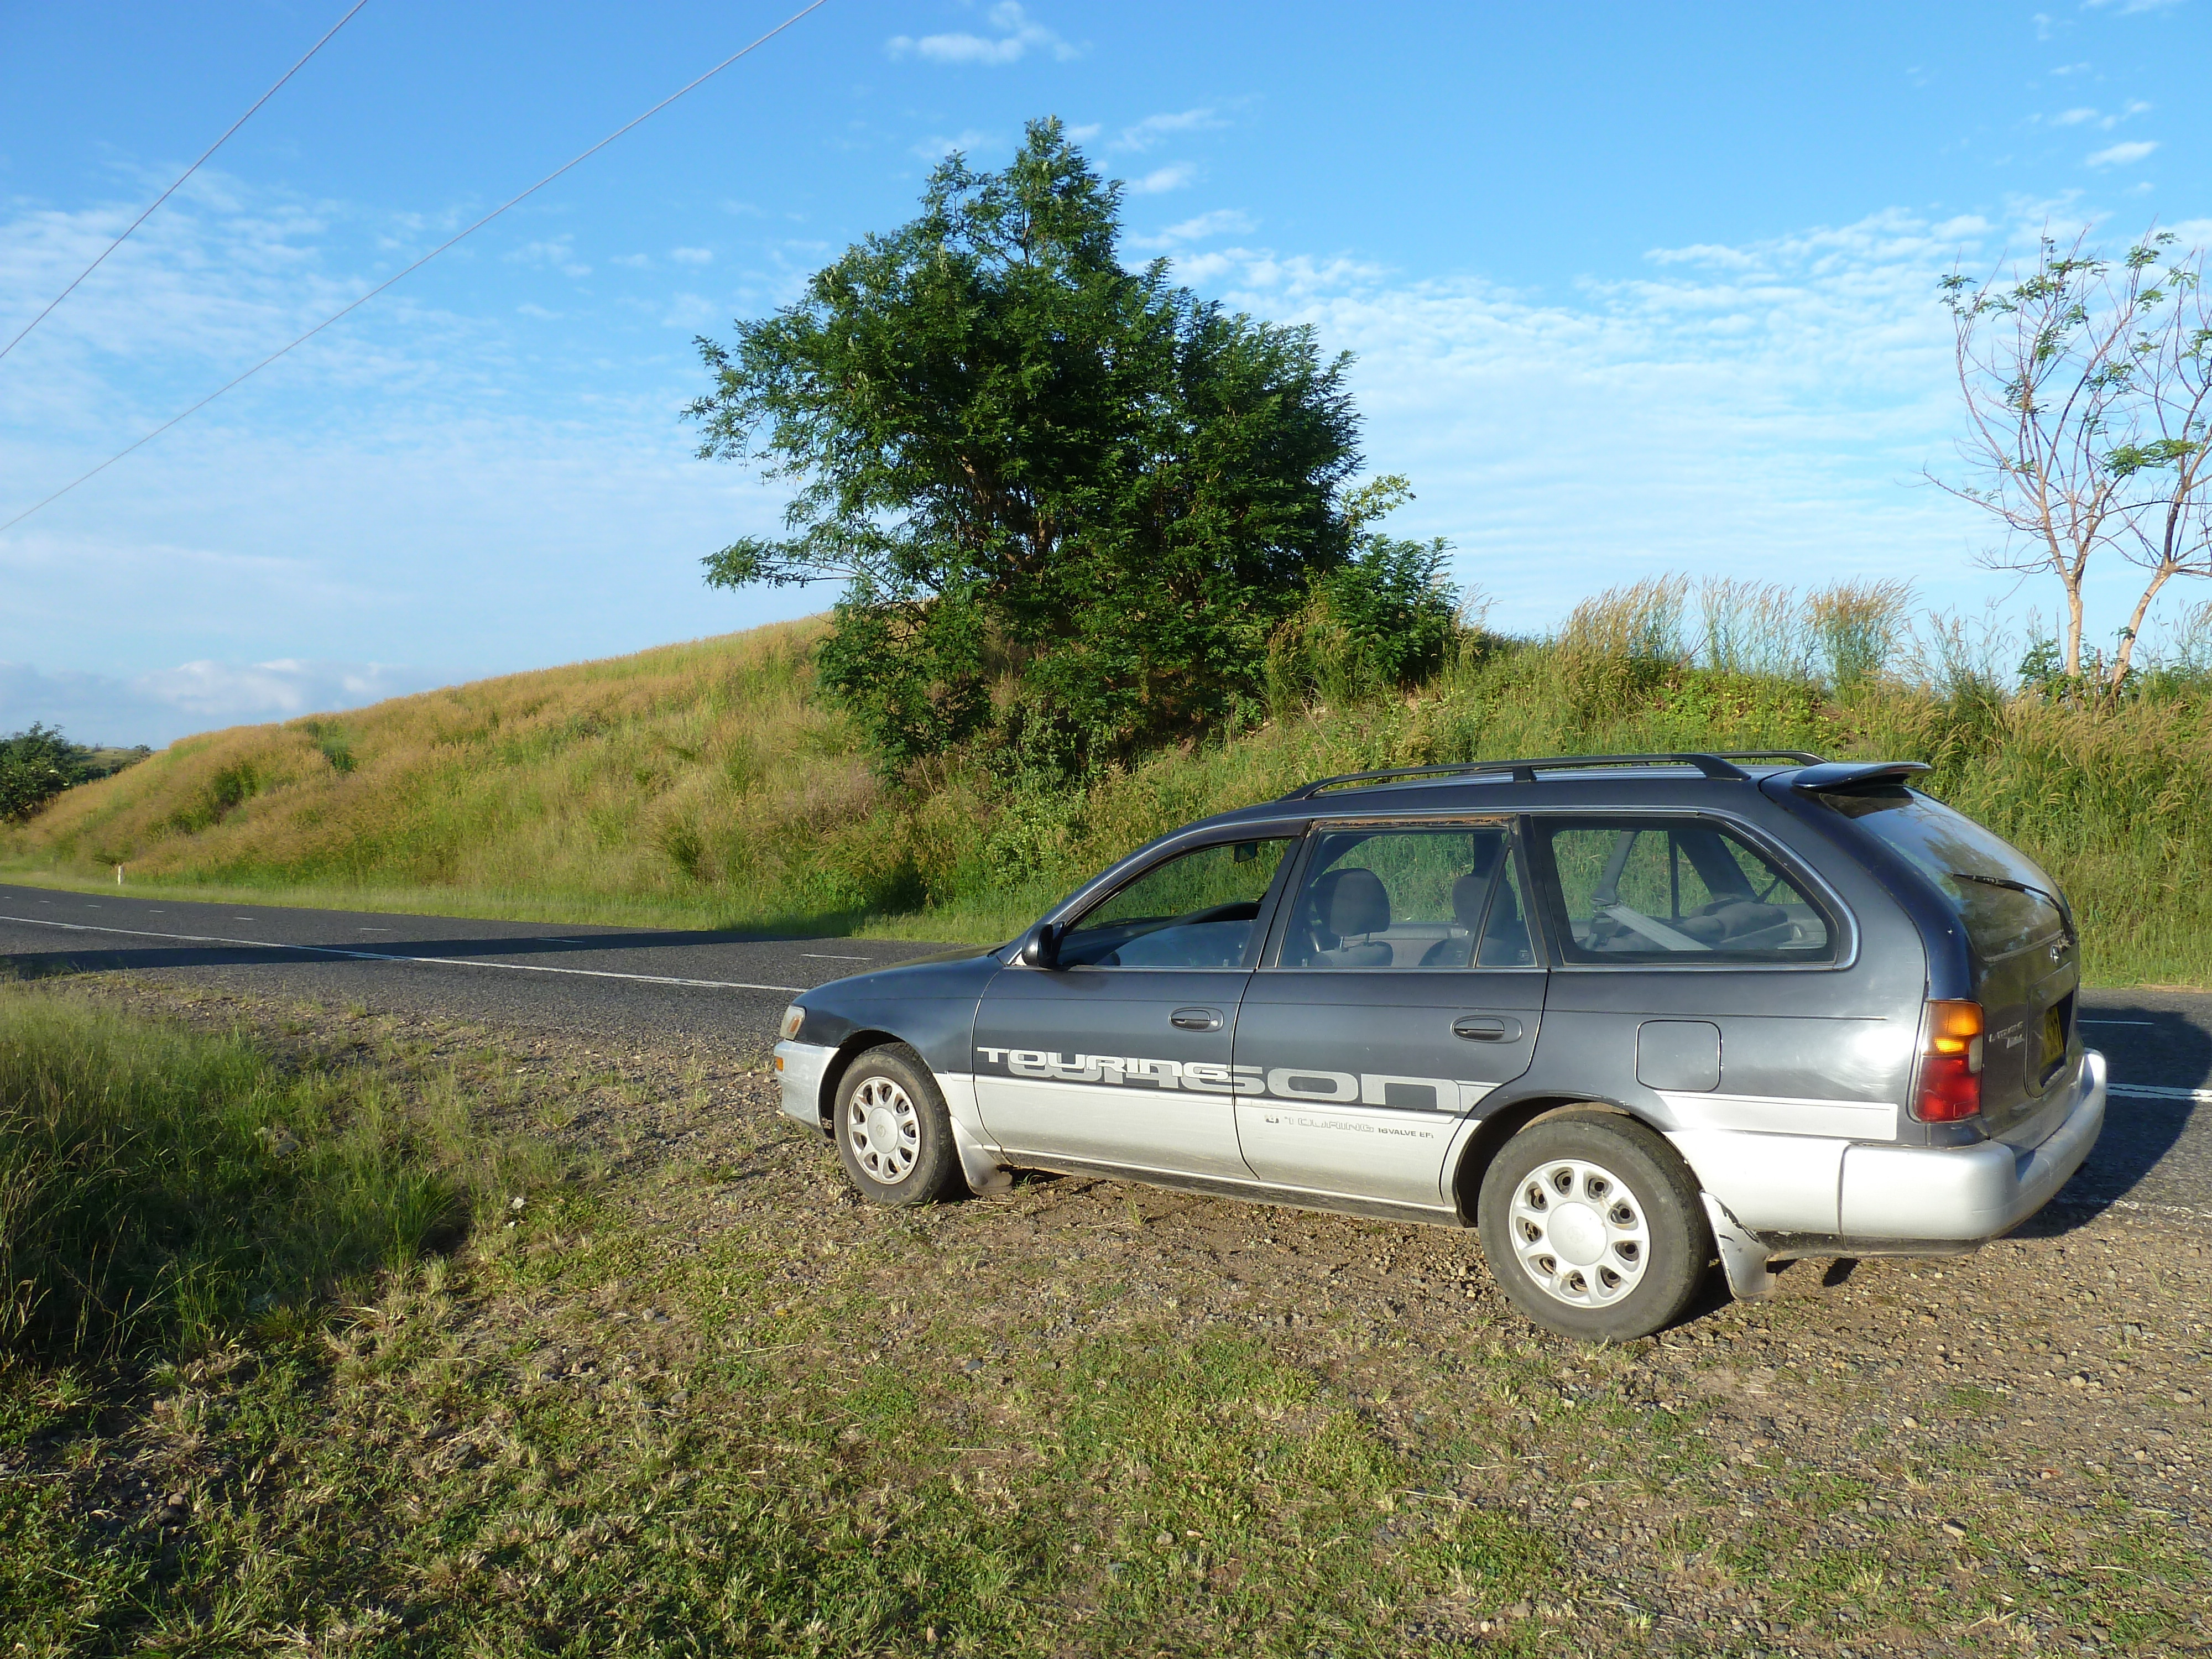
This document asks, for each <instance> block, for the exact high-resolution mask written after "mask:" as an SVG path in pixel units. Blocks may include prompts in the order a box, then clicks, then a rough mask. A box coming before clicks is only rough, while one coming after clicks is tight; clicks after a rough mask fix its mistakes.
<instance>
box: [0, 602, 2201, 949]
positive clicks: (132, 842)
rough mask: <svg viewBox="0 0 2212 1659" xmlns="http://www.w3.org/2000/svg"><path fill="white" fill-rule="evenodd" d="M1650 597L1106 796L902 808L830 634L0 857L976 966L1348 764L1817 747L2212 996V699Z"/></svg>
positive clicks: (637, 662)
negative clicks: (1893, 763)
mask: <svg viewBox="0 0 2212 1659" xmlns="http://www.w3.org/2000/svg"><path fill="white" fill-rule="evenodd" d="M1648 597H1649V596H1648V595H1647V596H1646V598H1647V599H1648ZM1770 597H1771V596H1770ZM1632 601H1634V603H1632ZM1635 603H1641V601H1636V600H1635V595H1633V594H1631V595H1629V596H1627V598H1626V599H1622V598H1621V596H1601V600H1597V601H1592V602H1591V604H1590V605H1586V606H1585V607H1583V611H1578V612H1577V618H1578V619H1579V620H1578V621H1577V623H1576V624H1575V625H1574V627H1573V628H1571V629H1570V630H1569V631H1568V633H1567V634H1566V635H1564V636H1563V637H1562V638H1561V639H1560V640H1559V641H1552V642H1539V643H1533V644H1532V643H1527V642H1515V641H1499V640H1496V639H1492V638H1490V637H1488V636H1484V635H1469V636H1468V641H1467V647H1468V648H1467V649H1466V650H1465V651H1464V652H1463V653H1462V655H1461V657H1460V659H1458V660H1456V661H1455V663H1454V664H1453V665H1451V666H1450V667H1449V669H1448V670H1447V671H1444V672H1443V673H1442V674H1440V675H1439V676H1438V677H1437V678H1436V679H1434V680H1433V681H1432V682H1431V683H1430V684H1427V685H1425V686H1424V687H1422V688H1420V690H1419V691H1418V692H1417V693H1415V694H1413V695H1410V696H1388V697H1383V698H1373V699H1370V700H1367V701H1364V702H1356V703H1354V704H1352V705H1351V706H1347V707H1313V708H1298V707H1295V706H1285V707H1284V708H1281V709H1279V711H1278V714H1277V715H1276V717H1275V718H1274V719H1273V720H1269V721H1267V723H1265V724H1263V725H1261V726H1255V727H1252V728H1249V729H1246V730H1243V731H1241V732H1236V733H1233V734H1231V735H1229V736H1226V737H1224V738H1218V739H1216V740H1214V741H1212V742H1210V743H1208V744H1204V745H1200V746H1198V747H1196V748H1194V749H1193V750H1189V751H1188V752H1185V751H1182V750H1176V751H1172V752H1169V753H1164V754H1160V755H1156V756H1153V757H1150V758H1147V759H1145V760H1142V761H1141V762H1139V763H1135V764H1133V765H1131V766H1129V767H1127V768H1126V769H1115V770H1110V771H1108V772H1105V773H1103V774H1101V775H1098V776H1097V777H1094V778H1092V779H1091V780H1089V781H1087V782H1085V783H1083V784H1081V785H1070V784H1068V783H1066V782H1064V781H1060V780H1057V779H1054V778H1048V777H1042V776H1037V775H1026V774H1024V773H1022V772H1020V771H1019V770H1018V769H1011V768H1009V767H1008V766H1007V765H1006V764H1005V763H1003V761H1002V760H1000V759H994V758H993V757H987V756H980V755H979V756H975V757H965V758H960V759H956V760H954V761H951V762H948V763H945V764H943V765H941V766H939V767H937V768H935V769H933V770H932V771H931V772H930V773H929V774H928V775H927V776H917V777H916V778H915V780H913V781H911V783H910V785H909V786H908V787H889V786H886V785H885V784H884V783H883V782H882V781H880V780H878V779H877V778H875V777H874V776H873V775H872V774H871V772H870V770H869V769H868V766H867V764H866V757H865V755H863V754H862V753H861V752H860V750H859V748H858V745H857V742H856V739H855V738H854V733H853V732H852V730H851V728H850V726H849V725H848V723H847V722H846V721H844V720H843V719H842V717H841V716H840V715H839V714H837V713H836V711H835V710H833V709H831V708H828V707H826V706H824V705H823V703H822V702H821V701H820V700H819V699H818V698H817V696H816V692H815V688H814V681H813V671H812V666H811V647H812V643H813V641H815V640H816V639H817V637H818V634H819V629H820V627H821V623H819V621H818V620H816V621H811V622H807V623H793V624H782V625H779V626H778V627H776V628H773V629H758V630H756V631H754V632H753V633H750V634H744V635H731V636H729V637H727V638H725V639H720V640H708V641H697V642H695V643H693V644H690V645H684V646H675V647H665V648H663V649H661V650H659V651H654V652H647V653H641V654H640V655H638V656H635V657H630V658H623V659H614V660H612V661H609V662H604V663H589V664H582V665H575V666H574V667H569V668H562V669H553V670H547V671H543V672H541V673H537V674H525V675H517V676H513V677H510V678H507V679H502V680H493V681H485V682H482V683H479V684H474V685H469V686H462V687H458V688H454V689H453V690H446V691H439V692H431V693H426V694H424V695H423V696H419V697H410V698H402V699H398V700H396V701H394V702H389V703H385V704H380V705H378V706H377V707H375V708H368V709H362V710H359V711H356V712H355V713H351V714H345V715H343V716H328V717H322V716H319V717H316V718H313V719H310V720H295V721H292V722H289V723H288V724H285V725H283V726H254V727H241V728H239V729H237V730H235V731H232V732H218V733H213V734H210V735H209V736H206V737H201V738H188V739H185V741H183V742H181V743H179V744H173V745H172V746H171V747H170V748H169V749H168V750H164V751H162V752H161V754H159V755H156V756H155V757H152V758H150V759H149V760H147V761H145V762H143V763H141V764H139V765H137V766H134V767H132V768H131V769H129V770H128V771H126V772H124V773H122V774H120V775H118V776H116V777H113V778H110V779H106V780H104V781H100V782H98V783H94V784H90V785H87V786H84V787H80V788H77V789H73V790H71V791H70V792H68V793H66V794H65V795H64V796H63V797H62V798H61V799H59V800H58V802H57V803H56V804H55V805H52V806H51V807H49V808H48V809H47V810H46V811H45V812H44V813H42V814H41V815H40V817H38V818H36V819H34V820H33V822H32V823H30V824H29V825H28V826H27V827H25V828H22V829H18V830H15V831H13V832H10V833H9V835H7V836H5V837H4V839H0V877H6V878H13V879H19V880H25V881H42V882H47V883H52V884H57V885H68V886H82V887H88V888H89V887H94V886H98V887H112V885H113V884H114V878H115V866H117V865H118V864H120V865H123V866H125V883H126V887H125V890H135V891H139V892H160V893H167V894H173V895H175V896H180V897H201V898H235V899H240V900H246V901H255V900H258V901H261V902H284V903H313V904H316V905H320V906H326V907H331V908H380V909H392V910H400V911H410V910H420V911H426V912H433V913H437V914H447V915H483V916H488V917H508V918H514V919H519V920H529V921H558V922H564V923H576V922H608V923H612V924H615V925H663V926H679V927H736V928H743V929H748V930H757V931H761V932H771V933H775V932H781V933H792V932H797V933H817V934H821V933H872V934H876V935H880V936H885V937H902V938H913V939H945V940H953V941H967V942H976V943H981V942H989V941H993V940H996V939H1004V938H1006V937H1009V936H1011V935H1012V933H1015V932H1017V931H1018V930H1019V929H1020V928H1021V927H1024V926H1025V925H1026V924H1027V923H1028V922H1029V921H1032V920H1034V918H1035V917H1036V915H1037V914H1038V913H1039V912H1040V911H1041V910H1042V908H1044V907H1045V906H1046V905H1047V904H1048V903H1049V902H1051V901H1052V900H1054V898H1056V897H1058V896H1060V894H1062V893H1064V892H1065V891H1066V890H1068V889H1069V888H1070V887H1072V886H1073V885H1074V884H1076V883H1078V882H1079V881H1080V880H1082V879H1083V878H1085V877H1087V876H1088V875H1090V874H1091V873H1092V872H1095V871H1096V870H1097V869H1099V868H1100V867H1102V866H1104V865H1106V864H1108V863H1109V862H1111V861H1112V860H1115V859H1117V858H1119V857H1121V855H1122V854H1125V853H1127V852H1128V851H1129V850H1131V849H1132V848H1134V847H1136V846H1138V845H1139V844H1141V843H1142V842H1146V841H1147V840H1149V839H1151V838H1152V836H1157V835H1158V834H1161V833H1163V832H1164V831H1165V830H1168V829H1172V828H1174V827H1176V826H1177V825H1179V824H1181V823H1186V822H1188V820H1190V819H1192V818H1194V817H1200V816H1202V815H1204V814H1206V813H1211V812H1216V811H1225V810H1228V809H1231V808H1233V807H1237V806H1243V805H1249V804H1250V803H1252V802H1255V801H1258V800H1263V799H1269V798H1272V797H1273V796H1277V795H1279V794H1281V793H1284V792H1285V791H1286V790H1288V789H1290V788H1291V787H1295V786H1296V785H1297V784H1299V783H1302V782H1304V781H1309V780H1310V779H1313V778H1316V777H1319V776H1323V775H1328V774H1332V773H1337V772H1346V771H1355V770H1361V769H1368V768H1373V767H1380V766H1391V765H1414V764H1425V763H1449V762H1462V761H1468V760H1474V759H1482V758H1496V757H1504V756H1508V755H1515V754H1524V755H1525V754H1555V753H1593V752H1605V751H1620V750H1629V751H1636V750H1678V749H1758V748H1769V747H1786V748H1801V749H1811V750H1815V751H1818V752H1820V753H1822V754H1826V755H1831V756H1837V757H1883V758H1896V759H1920V760H1926V761H1928V762H1929V763H1932V765H1933V766H1934V768H1935V770H1934V771H1933V772H1932V773H1931V774H1930V775H1929V779H1928V780H1927V787H1929V789H1930V790H1931V791H1933V792H1934V793H1936V794H1938V795H1940V796H1942V798H1943V799H1947V800H1949V801H1951V802H1952V803H1954V805H1958V806H1960V808H1961V809H1962V810H1964V811H1967V812H1969V813H1971V814H1972V815H1973V816H1975V817H1978V818H1980V819H1982V820H1983V821H1984V822H1985V823H1989V824H1990V825H1991V826H1992V827H1994V828H1995V829H1997V830H1999V831H2000V832H2001V833H2002V834H2004V835H2006V836H2008V837H2009V838H2011V839H2012V840H2014V841H2015V842H2018V843H2019V844H2020V845H2021V847H2022V848H2025V849H2027V851H2028V852H2029V853H2031V854H2033V855H2034V856H2035V857H2036V858H2037V859H2038V860H2040V861H2041V862H2042V863H2043V864H2044V865H2045V867H2047V868H2048V869H2049V870H2050V871H2051V872H2052V873H2053V874H2054V875H2055V876H2057V878H2059V880H2060V882H2061V883H2062V884H2063V885H2064V887H2065V888H2066V890H2067V891H2068V893H2069V896H2070V897H2071V898H2072V899H2073V901H2074V903H2075V909H2076V911H2077V913H2078V915H2080V917H2081V922H2082V927H2083V933H2084V939H2085V944H2086V946H2087V965H2088V972H2089V974H2090V976H2091V977H2092V979H2093V980H2094V981H2097V982H2100V983H2105V984H2126V983H2142V982H2151V983H2183V984H2194V985H2206V984H2212V818H2208V817H2206V815H2205V814H2204V813H2203V811H2201V810H2199V803H2201V802H2202V801H2203V800H2204V799H2207V798H2208V797H2212V681H2208V680H2207V679H2206V678H2205V677H2203V676H2202V675H2194V674H2189V673H2180V672H2168V673H2162V674H2158V675H2154V676H2152V677H2151V678H2149V679H2148V680H2147V681H2146V683H2145V690H2144V692H2143V694H2142V696H2136V697H2134V698H2131V699H2130V700H2129V701H2126V702H2121V703H2118V704H2117V705H2106V704H2101V703H2091V704H2087V705H2075V704H2070V703H2067V702H2053V701H2049V700H2045V699H2044V698H2042V697H2039V696H2003V695H2000V694H1999V693H1998V692H1997V691H1996V689H1995V688H1994V685H1993V683H1992V682H1991V681H1990V678H1989V677H1988V675H1987V674H1986V673H1984V672H1983V671H1980V670H1978V669H1975V668H1973V667H1972V665H1967V666H1964V667H1962V666H1960V665H1959V664H1957V663H1951V664H1949V665H1945V664H1943V663H1941V662H1939V663H1938V664H1937V665H1936V666H1934V667H1932V668H1928V669H1926V670H1924V671H1918V672H1917V675H1916V676H1906V677H1902V678H1900V677H1899V676H1896V675H1891V676H1888V677H1883V676H1881V675H1875V676H1871V677H1868V678H1860V679H1857V680H1855V681H1854V682H1853V683H1852V684H1851V686H1850V689H1849V690H1835V689H1834V688H1833V687H1832V686H1830V685H1828V684H1826V683H1825V682H1824V681H1823V680H1821V679H1820V678H1818V677H1816V675H1815V672H1814V670H1813V669H1812V668H1811V667H1809V666H1808V665H1806V664H1804V663H1803V662H1797V663H1796V664H1795V665H1792V664H1790V663H1787V662H1783V661H1782V659H1781V657H1779V656H1777V654H1776V652H1774V651H1766V652H1765V653H1764V654H1763V655H1762V654H1761V653H1755V652H1753V653H1747V651H1745V650H1741V649H1735V648H1734V647H1731V650H1730V651H1729V652H1722V651H1719V650H1717V648H1716V649H1713V650H1707V651H1705V652H1703V653H1689V652H1686V651H1685V650H1683V649H1681V648H1680V647H1679V643H1678V642H1677V643H1668V641H1664V640H1662V641H1659V643H1658V644H1656V645H1655V644H1653V643H1652V641H1650V640H1649V639H1646V638H1645V637H1644V635H1649V634H1650V633H1651V628H1650V626H1646V625H1644V624H1638V625H1637V626H1634V627H1631V626H1629V625H1628V623H1623V622H1621V620H1620V617H1613V616H1612V614H1611V612H1610V611H1608V610H1607V606H1608V605H1611V606H1612V607H1613V610H1615V611H1622V612H1623V614H1624V615H1625V614H1626V611H1632V610H1634V609H1635ZM1647 608H1648V607H1647ZM1609 618H1610V619H1609ZM1633 621H1634V618H1633V617H1630V618H1629V622H1633ZM1647 621H1648V619H1647ZM1576 629H1580V630H1581V631H1580V632H1577V631H1576ZM1770 631H1772V630H1770ZM1662 632H1663V630H1662ZM1616 635H1618V636H1619V638H1617V639H1616V637H1615V636H1616ZM1655 637H1656V636H1655ZM1593 641H1595V642H1596V643H1595V644H1594V643H1593ZM1624 641H1625V642H1624ZM1738 643H1741V642H1740V641H1739V642H1738ZM1638 652H1643V653H1646V654H1642V655H1638V654H1635V653H1638ZM1655 652H1656V653H1657V654H1650V653H1655ZM1770 658H1771V659H1774V660H1773V662H1769V661H1768V659H1770ZM1754 660H1756V661H1758V662H1760V663H1763V664H1765V665H1766V666H1765V669H1764V670H1763V671H1756V672H1754V671H1747V669H1746V668H1745V667H1743V666H1742V664H1744V663H1747V662H1752V661H1754ZM1777 663H1779V664H1780V666H1779V667H1777V666H1776V665H1775V664H1777ZM1729 664H1734V665H1733V666H1730V665H1729ZM1831 678H1833V677H1832V676H1831Z"/></svg>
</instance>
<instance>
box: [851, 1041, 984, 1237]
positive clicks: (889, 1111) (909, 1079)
mask: <svg viewBox="0 0 2212 1659" xmlns="http://www.w3.org/2000/svg"><path fill="white" fill-rule="evenodd" d="M835 1121H836V1130H837V1155H838V1157H839V1158H841V1159H842V1160H843V1162H844V1165H845V1174H846V1176H847V1177H848V1179H850V1180H851V1182H852V1183H853V1185H854V1187H855V1188H859V1190H860V1195H861V1196H862V1197H863V1198H867V1199H872V1200H874V1201H875V1202H876V1203H878V1204H893V1205H899V1206H908V1205H915V1204H928V1203H933V1202H934V1201H935V1200H939V1199H941V1198H944V1197H946V1196H947V1195H948V1194H950V1192H951V1188H952V1187H953V1184H954V1181H955V1177H956V1176H957V1172H958V1170H959V1159H958V1154H957V1149H956V1148H955V1147H954V1146H953V1144H952V1118H951V1114H950V1113H948V1112H947V1111H946V1110H945V1098H944V1097H943V1096H942V1095H940V1094H939V1093H938V1091H937V1083H936V1080H935V1079H933V1078H932V1077H931V1076H930V1075H929V1068H928V1067H927V1066H924V1065H923V1064H922V1063H921V1056H920V1055H919V1054H915V1052H914V1050H913V1049H911V1048H908V1047H907V1046H906V1045H905V1044H904V1043H892V1044H888V1045H886V1046H884V1047H883V1048H871V1049H869V1050H868V1052H867V1053H866V1054H862V1055H861V1056H860V1058H859V1059H858V1060H854V1062H853V1063H852V1065H850V1066H848V1067H847V1068H846V1070H845V1075H844V1076H843V1077H842V1078H840V1079H838V1082H837V1105H836V1119H835Z"/></svg>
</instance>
